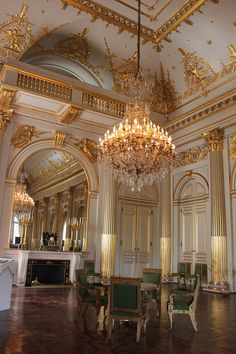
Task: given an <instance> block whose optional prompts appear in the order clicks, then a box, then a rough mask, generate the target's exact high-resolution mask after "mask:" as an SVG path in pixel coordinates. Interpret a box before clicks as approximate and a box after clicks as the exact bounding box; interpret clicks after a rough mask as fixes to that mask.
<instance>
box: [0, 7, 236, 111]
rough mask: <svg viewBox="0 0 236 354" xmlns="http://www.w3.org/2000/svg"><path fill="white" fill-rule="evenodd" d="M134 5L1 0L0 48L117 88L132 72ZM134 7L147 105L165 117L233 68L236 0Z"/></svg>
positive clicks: (37, 62)
mask: <svg viewBox="0 0 236 354" xmlns="http://www.w3.org/2000/svg"><path fill="white" fill-rule="evenodd" d="M24 5H25V6H24ZM26 5H27V6H26ZM136 8H137V1H136V0H109V1H108V0H97V1H96V2H94V1H86V0H63V1H59V0H41V1H37V2H36V1H34V0H28V1H26V0H25V1H22V0H11V1H7V0H1V2H0V10H1V11H0V13H1V15H0V24H1V25H0V52H1V54H2V55H4V56H6V55H8V56H12V57H14V58H17V59H19V60H22V61H26V62H28V63H31V64H34V65H38V66H41V67H43V68H46V69H49V70H52V71H56V72H59V73H64V74H66V75H68V76H70V77H76V78H79V79H80V80H82V81H85V82H88V83H91V84H93V85H97V86H99V85H101V86H103V87H104V88H107V89H109V90H112V89H113V90H115V91H118V92H122V88H121V78H122V74H124V73H127V72H130V71H134V70H135V51H136V34H137V10H136ZM141 10H142V47H141V66H142V67H143V68H144V69H145V70H146V72H147V73H148V75H150V76H151V77H152V79H151V80H152V81H153V83H154V89H153V92H152V95H151V96H152V97H151V98H152V109H153V110H156V111H159V112H162V113H164V114H166V115H168V114H169V113H170V112H172V111H174V110H175V109H176V108H177V106H179V105H181V103H182V102H183V101H184V100H185V99H186V98H189V97H190V96H191V95H193V94H195V93H199V92H200V93H201V94H206V93H207V90H208V88H209V86H210V85H214V84H217V83H218V82H222V79H223V78H226V77H227V75H229V74H231V73H232V72H235V70H236V40H235V38H236V36H235V34H236V15H235V13H236V11H235V10H236V2H235V0H227V5H226V2H225V1H223V0H208V1H206V0H187V1H184V0H143V1H142V9H141ZM9 15H12V16H9ZM13 15H16V16H13ZM17 16H18V17H17ZM160 64H162V65H160Z"/></svg>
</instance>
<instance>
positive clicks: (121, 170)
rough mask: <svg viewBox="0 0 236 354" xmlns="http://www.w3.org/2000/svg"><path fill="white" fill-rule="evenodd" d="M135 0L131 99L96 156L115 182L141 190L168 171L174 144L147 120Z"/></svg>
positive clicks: (139, 4) (139, 3) (139, 21)
mask: <svg viewBox="0 0 236 354" xmlns="http://www.w3.org/2000/svg"><path fill="white" fill-rule="evenodd" d="M140 6H141V1H140V0H139V1H138V40H137V71H136V74H135V77H134V78H132V80H131V81H132V93H133V97H131V101H130V102H129V103H128V104H127V105H126V111H125V115H124V120H123V122H122V123H120V124H118V125H116V126H114V127H113V129H112V131H111V132H110V130H108V131H107V132H106V133H105V135H104V138H103V139H101V138H100V139H99V141H100V144H99V153H100V154H99V158H100V161H103V162H104V163H105V166H106V167H107V168H108V169H110V170H111V171H112V173H113V174H114V176H115V177H116V179H117V180H118V182H121V183H122V184H125V185H128V186H130V187H131V188H132V190H133V191H140V190H141V189H142V188H143V186H145V185H152V184H153V183H154V182H158V180H159V179H160V178H162V177H164V176H165V175H166V174H167V173H168V169H169V167H170V166H171V165H172V162H173V160H174V158H175V145H174V144H173V143H172V138H171V137H170V136H169V135H168V132H167V131H164V129H163V128H160V127H159V126H156V125H155V124H153V122H152V121H151V120H150V110H149V108H148V105H147V100H145V99H144V94H143V92H142V91H143V88H144V87H145V86H146V85H145V81H144V80H143V79H142V75H141V73H140V26H141V15H140Z"/></svg>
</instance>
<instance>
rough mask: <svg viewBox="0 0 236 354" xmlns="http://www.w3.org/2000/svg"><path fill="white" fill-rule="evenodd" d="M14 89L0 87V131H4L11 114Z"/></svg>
mask: <svg viewBox="0 0 236 354" xmlns="http://www.w3.org/2000/svg"><path fill="white" fill-rule="evenodd" d="M14 95H15V91H12V90H9V89H5V88H2V89H1V90H0V132H4V131H5V130H6V128H7V126H8V124H9V123H10V121H11V118H12V115H13V108H12V101H13V98H14Z"/></svg>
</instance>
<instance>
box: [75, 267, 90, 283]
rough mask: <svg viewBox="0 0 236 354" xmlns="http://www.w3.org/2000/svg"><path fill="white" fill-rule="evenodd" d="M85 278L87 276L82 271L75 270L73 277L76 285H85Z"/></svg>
mask: <svg viewBox="0 0 236 354" xmlns="http://www.w3.org/2000/svg"><path fill="white" fill-rule="evenodd" d="M87 276H88V274H86V273H85V271H84V269H76V270H75V277H76V283H77V284H79V285H81V286H86V285H87Z"/></svg>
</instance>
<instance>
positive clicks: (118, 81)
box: [103, 39, 178, 117]
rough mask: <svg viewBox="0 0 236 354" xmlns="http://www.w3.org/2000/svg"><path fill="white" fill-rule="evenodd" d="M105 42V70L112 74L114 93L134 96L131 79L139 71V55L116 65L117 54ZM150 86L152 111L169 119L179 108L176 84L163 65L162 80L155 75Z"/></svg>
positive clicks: (161, 67)
mask: <svg viewBox="0 0 236 354" xmlns="http://www.w3.org/2000/svg"><path fill="white" fill-rule="evenodd" d="M104 41H105V46H106V52H107V53H106V55H105V58H106V59H108V62H109V67H103V68H104V69H106V70H107V71H109V72H110V73H111V74H112V77H113V82H114V86H113V88H112V89H113V91H115V92H118V93H122V94H124V95H126V96H132V94H133V92H132V86H130V83H131V84H132V82H131V80H130V79H131V78H132V77H134V76H135V74H136V71H137V53H136V52H135V53H134V54H133V55H132V56H131V57H130V58H128V59H122V63H121V64H119V65H116V64H115V63H114V60H113V59H114V58H116V54H114V53H112V52H111V49H110V48H109V46H108V43H107V41H106V39H104ZM141 70H143V68H141ZM143 71H144V70H143ZM150 84H151V87H152V88H151V94H150V97H149V99H150V105H151V109H152V110H153V111H155V112H159V113H162V114H164V115H165V116H166V117H167V116H168V114H169V113H170V112H172V111H174V110H175V109H176V108H177V103H178V99H177V97H176V91H175V87H174V83H173V81H172V80H171V79H170V75H169V71H167V76H165V73H164V69H163V66H162V64H160V78H159V79H158V78H157V75H156V74H155V78H154V80H153V82H151V80H150Z"/></svg>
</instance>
